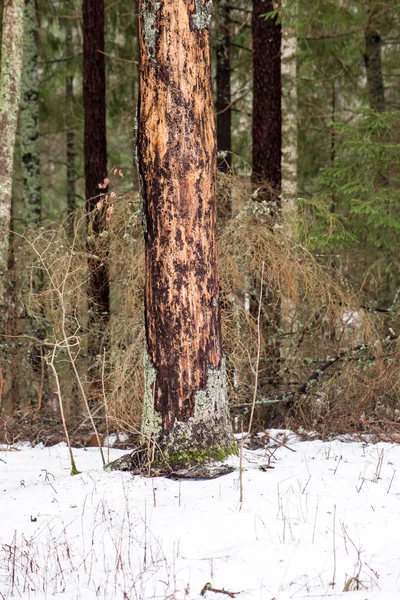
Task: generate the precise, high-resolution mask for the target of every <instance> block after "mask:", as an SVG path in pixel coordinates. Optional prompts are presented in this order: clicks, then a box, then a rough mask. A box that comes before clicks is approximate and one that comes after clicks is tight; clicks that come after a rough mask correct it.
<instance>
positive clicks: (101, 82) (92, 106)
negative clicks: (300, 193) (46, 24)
mask: <svg viewBox="0 0 400 600" xmlns="http://www.w3.org/2000/svg"><path fill="white" fill-rule="evenodd" d="M82 29H83V105H84V163H85V195H86V207H87V212H88V253H89V254H92V255H93V254H95V253H96V247H97V243H98V242H99V236H101V233H102V232H103V230H104V228H105V224H104V219H105V207H103V208H102V209H100V210H96V205H97V203H98V201H99V193H100V189H99V184H102V182H103V181H104V179H105V178H106V176H107V145H106V77H105V63H104V0H83V6H82ZM101 191H102V192H103V193H105V192H106V188H102V190H101ZM100 240H101V238H100ZM103 243H104V242H103ZM103 253H104V250H103ZM88 280H89V281H88V316H89V318H88V329H89V338H88V356H89V368H90V369H92V375H93V377H92V379H95V380H96V379H97V380H98V378H99V374H98V370H97V369H96V368H95V366H94V365H95V363H96V358H97V357H99V355H100V354H101V348H102V341H103V333H104V328H105V326H106V324H107V322H108V319H109V313H110V291H109V274H108V264H107V261H106V260H97V258H89V259H88Z"/></svg>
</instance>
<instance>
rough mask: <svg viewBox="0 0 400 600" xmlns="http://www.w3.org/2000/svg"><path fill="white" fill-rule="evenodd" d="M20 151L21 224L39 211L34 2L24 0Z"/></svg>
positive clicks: (29, 223)
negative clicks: (22, 208)
mask: <svg viewBox="0 0 400 600" xmlns="http://www.w3.org/2000/svg"><path fill="white" fill-rule="evenodd" d="M21 153H22V182H23V196H24V221H25V225H27V226H28V227H32V226H33V225H37V224H38V223H39V222H40V218H41V212H42V202H41V185H40V140H39V76H38V22H37V1H36V0H25V12H24V55H23V64H22V93H21Z"/></svg>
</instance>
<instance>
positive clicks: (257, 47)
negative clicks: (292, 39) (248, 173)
mask: <svg viewBox="0 0 400 600" xmlns="http://www.w3.org/2000/svg"><path fill="white" fill-rule="evenodd" d="M273 12H274V11H273V3H272V0H268V1H267V2H264V1H263V0H253V15H252V35H253V129H252V140H253V170H252V179H253V181H254V182H255V183H261V182H262V183H266V184H267V185H269V186H270V187H271V188H272V194H273V195H274V194H275V195H279V194H280V191H281V177H282V174H281V152H282V113H281V101H282V99H281V96H282V89H281V24H280V23H279V22H278V14H277V11H275V14H274V15H273V16H269V17H268V18H266V17H265V15H266V14H267V13H273Z"/></svg>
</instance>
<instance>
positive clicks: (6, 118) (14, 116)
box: [0, 0, 24, 404]
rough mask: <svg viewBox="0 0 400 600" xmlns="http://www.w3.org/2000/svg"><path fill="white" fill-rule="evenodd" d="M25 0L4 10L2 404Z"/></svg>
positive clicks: (10, 0) (0, 87) (0, 79)
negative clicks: (12, 199) (15, 146)
mask: <svg viewBox="0 0 400 600" xmlns="http://www.w3.org/2000/svg"><path fill="white" fill-rule="evenodd" d="M23 33H24V1H23V0H7V1H6V3H5V4H4V10H3V31H2V52H1V70H0V132H1V144H0V404H1V401H2V394H3V387H4V381H5V378H4V357H5V354H6V341H5V339H4V337H3V336H4V332H5V330H6V322H7V297H8V291H9V287H8V286H9V282H8V251H9V235H10V219H11V193H12V176H13V165H14V145H15V136H16V131H17V120H18V109H19V102H20V93H21V73H22V51H23Z"/></svg>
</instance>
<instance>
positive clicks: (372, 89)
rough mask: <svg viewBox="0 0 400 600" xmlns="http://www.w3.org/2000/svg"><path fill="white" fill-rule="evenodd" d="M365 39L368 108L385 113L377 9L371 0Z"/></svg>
mask: <svg viewBox="0 0 400 600" xmlns="http://www.w3.org/2000/svg"><path fill="white" fill-rule="evenodd" d="M368 5H369V7H368V11H367V24H366V27H365V31H364V38H365V54H364V61H365V70H366V74H367V89H368V101H369V106H370V108H372V110H375V111H376V112H384V111H385V88H384V84H383V75H382V58H381V53H382V41H381V37H380V35H379V32H378V31H377V28H376V18H377V10H378V9H377V8H376V7H375V6H374V5H373V3H372V2H371V0H370V1H369V3H368Z"/></svg>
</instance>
